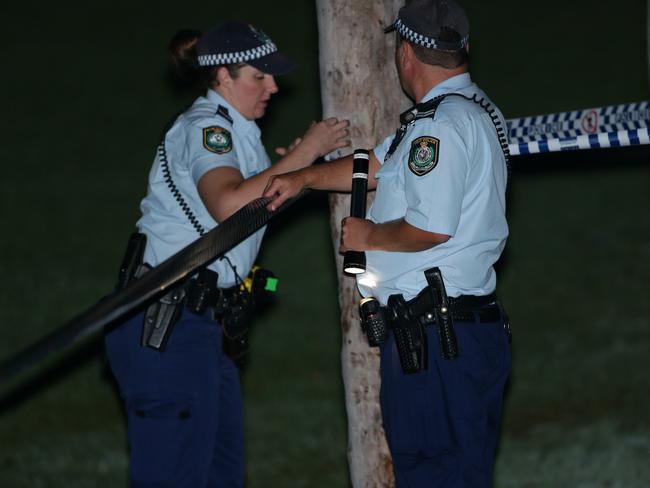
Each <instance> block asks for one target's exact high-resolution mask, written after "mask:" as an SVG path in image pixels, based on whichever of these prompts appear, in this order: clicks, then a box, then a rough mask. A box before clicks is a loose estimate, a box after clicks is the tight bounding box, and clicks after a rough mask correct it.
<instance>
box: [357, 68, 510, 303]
mask: <svg viewBox="0 0 650 488" xmlns="http://www.w3.org/2000/svg"><path fill="white" fill-rule="evenodd" d="M444 93H460V94H463V95H465V96H469V97H471V96H473V95H474V94H477V95H478V98H479V100H480V99H481V98H485V99H486V101H487V100H488V98H487V96H486V95H485V93H483V91H481V90H480V89H479V88H478V87H477V86H476V85H475V84H474V83H472V80H471V79H470V76H469V74H467V73H464V74H460V75H457V76H454V77H452V78H449V79H447V80H445V81H444V82H442V83H440V84H439V85H436V86H435V87H434V88H432V89H431V90H430V91H429V92H428V93H427V94H426V95H425V96H424V98H423V99H422V102H424V101H427V100H431V99H432V98H434V97H437V96H439V95H442V94H444ZM496 114H497V115H498V117H499V119H500V120H501V124H502V127H504V128H505V120H504V119H503V116H502V114H501V113H500V112H498V111H497V112H496ZM419 137H432V138H436V139H438V140H439V143H438V147H437V151H438V162H437V164H436V165H435V166H434V167H433V169H431V170H430V171H429V172H427V173H426V174H423V175H422V176H418V175H416V174H415V173H414V172H412V171H411V170H410V169H409V157H410V152H411V145H412V143H413V141H414V140H415V139H417V138H419ZM392 140H393V136H390V137H388V138H386V139H385V140H384V141H383V142H382V143H381V144H380V145H379V146H378V147H376V148H375V149H374V153H375V156H376V157H377V159H378V160H379V161H380V162H383V164H382V167H381V168H380V169H379V171H378V172H377V173H376V175H375V176H376V178H377V193H376V196H375V200H374V202H373V204H372V206H371V207H370V210H369V212H368V218H369V219H370V220H372V221H373V222H376V223H383V222H388V221H391V220H395V219H401V218H404V219H405V220H406V222H408V223H409V224H411V225H413V226H415V227H417V228H419V229H423V230H425V231H429V232H435V233H439V234H446V235H449V236H451V238H450V239H449V240H448V241H447V242H445V243H443V244H439V245H437V246H434V247H432V248H430V249H427V250H424V251H420V252H387V251H367V252H366V259H367V272H366V273H364V274H361V275H359V276H358V278H357V279H358V281H359V290H360V291H361V294H362V295H363V296H375V297H377V298H378V299H379V301H380V302H381V303H383V304H386V302H387V299H388V296H389V295H392V294H395V293H401V294H403V295H404V297H405V298H406V299H407V300H408V299H410V298H413V297H414V296H415V295H417V293H418V292H419V291H420V290H422V289H423V288H424V287H425V286H427V282H426V279H425V277H424V271H425V270H426V269H429V268H431V267H434V266H437V267H439V268H440V271H441V272H442V276H443V279H444V282H445V287H446V290H447V294H448V295H449V296H458V295H486V294H489V293H491V292H492V291H494V289H495V287H496V274H495V272H494V268H493V264H494V263H495V262H496V261H497V259H499V256H500V255H501V252H502V251H503V248H504V245H505V241H506V237H507V236H508V225H507V223H506V218H505V210H506V209H505V189H506V180H507V168H506V163H505V157H504V155H503V151H502V149H501V145H500V143H499V139H498V137H497V133H496V129H495V127H494V124H493V123H492V120H491V118H490V116H489V115H488V113H487V112H486V111H485V110H484V109H483V108H481V107H480V106H479V105H478V104H476V103H474V102H472V101H469V100H465V99H462V98H460V97H448V98H446V99H445V100H443V101H442V103H441V104H440V105H439V107H438V110H437V111H436V114H435V117H434V118H430V117H427V118H422V119H418V120H416V121H415V122H414V123H411V125H410V127H408V129H407V132H406V135H405V136H404V138H403V139H402V141H401V143H400V144H399V146H398V147H397V149H396V150H395V152H394V153H393V154H392V155H391V156H390V157H389V158H388V159H387V160H386V161H384V158H385V156H386V154H387V152H388V149H389V147H390V144H391V142H392ZM368 282H370V283H374V286H369V285H368V284H367V283H368Z"/></svg>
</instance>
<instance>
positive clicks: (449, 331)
mask: <svg viewBox="0 0 650 488" xmlns="http://www.w3.org/2000/svg"><path fill="white" fill-rule="evenodd" d="M424 276H425V278H426V279H427V283H429V291H430V293H431V299H432V301H433V308H434V313H435V316H436V326H437V327H438V336H439V337H440V352H441V354H442V358H443V359H454V358H456V357H458V343H457V341H456V332H455V331H454V322H453V319H452V317H451V310H450V309H449V299H448V298H447V291H446V290H445V284H444V282H443V281H442V273H440V269H439V268H431V269H427V270H426V271H425V272H424Z"/></svg>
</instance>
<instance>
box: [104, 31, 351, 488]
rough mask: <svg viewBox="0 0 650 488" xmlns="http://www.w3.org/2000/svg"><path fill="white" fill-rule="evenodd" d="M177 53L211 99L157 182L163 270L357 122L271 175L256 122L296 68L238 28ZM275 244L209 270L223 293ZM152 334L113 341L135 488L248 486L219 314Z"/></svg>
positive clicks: (151, 247)
mask: <svg viewBox="0 0 650 488" xmlns="http://www.w3.org/2000/svg"><path fill="white" fill-rule="evenodd" d="M170 49H171V53H172V59H173V61H174V63H175V65H176V67H177V68H179V70H180V71H182V72H184V73H185V74H187V73H188V72H195V73H196V75H197V76H202V77H203V79H204V80H205V82H206V84H207V93H206V95H205V96H202V97H199V98H197V99H196V100H195V102H194V103H193V105H192V106H191V107H190V108H189V109H187V110H186V111H185V112H184V113H182V114H181V115H180V116H179V117H178V118H177V119H176V120H175V121H174V122H173V125H172V126H171V128H170V129H169V130H168V131H167V133H166V134H165V135H164V137H163V140H162V142H161V144H160V146H159V148H158V153H157V156H156V158H155V160H154V164H153V168H152V169H151V173H150V175H149V188H148V194H147V196H146V197H145V198H144V200H143V201H142V204H141V210H142V218H141V219H140V220H139V221H138V224H137V225H138V228H139V230H140V232H141V233H143V234H144V235H146V237H147V243H146V248H145V252H144V261H145V262H146V263H147V264H148V265H151V266H155V265H157V264H158V263H160V262H162V261H163V260H165V259H166V258H168V257H169V256H171V255H172V254H174V253H176V252H177V251H179V250H180V249H182V248H183V247H184V246H186V245H188V244H189V243H191V242H192V241H194V240H195V239H197V238H198V237H199V235H200V234H202V233H203V232H204V231H205V230H206V229H210V228H212V227H214V226H215V225H218V223H219V222H221V221H222V220H223V219H225V218H227V217H228V216H230V215H231V214H233V213H234V212H235V211H236V210H238V209H239V208H241V207H242V206H244V205H245V204H246V203H248V202H249V201H251V200H253V199H255V198H257V197H259V196H261V194H262V192H263V190H264V186H265V184H266V182H267V181H268V179H269V177H270V176H272V175H274V174H279V173H284V172H287V171H292V170H295V169H299V168H302V167H305V166H307V165H309V164H311V163H312V162H313V161H314V160H315V159H316V158H318V157H320V156H323V155H325V154H327V153H329V152H331V151H333V150H335V149H337V148H340V147H343V146H346V145H348V144H349V142H348V140H347V138H348V131H347V125H348V122H347V121H339V120H337V119H335V118H330V119H327V120H324V121H322V122H319V123H315V124H312V125H311V127H310V128H309V130H308V131H307V132H306V133H305V135H304V136H303V137H302V138H298V139H296V140H295V141H294V142H293V143H292V144H291V145H290V146H289V147H288V148H287V149H282V150H280V151H279V153H280V154H281V155H284V157H283V158H282V159H281V160H280V161H279V162H277V163H276V164H274V165H273V166H271V165H270V162H269V158H268V156H267V154H266V152H265V150H264V147H263V146H262V143H261V141H260V130H259V128H258V127H257V125H256V124H255V122H254V121H255V120H256V119H258V118H260V117H262V116H263V115H264V112H265V110H266V106H267V104H268V101H269V98H270V97H271V96H272V95H273V94H274V93H276V92H277V91H278V87H277V85H276V83H275V80H274V75H278V74H284V73H286V72H288V71H289V70H290V69H292V68H293V63H292V62H290V61H289V60H287V59H286V58H285V57H283V56H282V55H281V54H280V53H278V52H277V49H276V46H275V44H274V43H273V42H272V41H271V40H270V39H269V38H268V37H267V36H266V35H265V34H264V33H262V32H261V31H259V30H256V29H255V28H254V27H252V26H250V25H248V24H245V23H242V22H232V21H229V22H224V23H222V24H220V25H218V26H217V27H215V28H213V29H212V30H210V31H208V32H206V33H205V34H203V35H200V34H199V33H193V31H183V32H182V33H179V34H178V35H177V36H176V37H175V39H174V40H173V41H172V44H171V46H170ZM195 67H196V69H195ZM263 233H264V229H262V230H260V231H258V232H256V233H254V234H253V235H251V236H250V237H249V238H247V239H246V240H245V241H243V242H242V243H240V244H239V245H238V246H236V247H235V248H233V249H232V250H231V251H230V252H228V253H227V254H226V256H225V259H221V260H218V261H216V262H215V263H213V264H211V265H210V266H209V268H210V269H211V270H212V271H215V272H216V273H217V274H218V286H219V287H220V288H228V287H232V286H233V285H235V284H237V283H239V280H240V279H241V277H245V276H246V275H247V274H248V272H249V270H250V269H251V267H252V264H253V260H254V259H255V257H256V255H257V252H258V250H259V247H260V243H261V239H262V235H263ZM147 313H148V312H147ZM142 330H143V314H142V313H141V314H138V315H136V316H135V317H133V318H131V319H129V320H128V321H127V322H126V323H124V324H123V325H122V326H121V327H118V328H117V329H115V330H114V331H113V332H111V333H110V334H109V335H108V336H107V339H106V344H107V354H108V358H109V361H110V364H111V368H112V370H113V373H114V374H115V377H116V378H117V380H118V383H119V387H120V390H121V394H122V396H123V398H124V401H125V406H126V412H127V422H128V434H129V444H130V450H131V459H130V461H131V473H130V478H131V486H147V487H152V486H174V487H179V486H188V487H193V488H196V487H204V486H228V487H231V486H232V487H238V486H242V485H243V480H244V447H243V432H242V430H243V429H242V407H241V394H240V384H239V376H238V371H237V369H236V366H235V365H234V363H233V362H232V361H231V360H230V359H229V358H228V357H227V356H225V355H224V353H223V350H222V333H221V330H220V328H219V327H218V326H216V324H215V322H214V320H213V319H212V316H211V315H210V314H207V313H206V314H194V313H191V312H190V311H188V310H187V309H185V310H183V311H182V313H181V315H180V319H179V320H178V321H177V322H176V324H175V325H174V328H173V333H172V334H171V335H170V336H169V339H168V341H167V342H166V346H165V348H164V350H163V351H160V350H154V349H152V348H148V347H143V346H142V345H141V344H140V343H141V334H142Z"/></svg>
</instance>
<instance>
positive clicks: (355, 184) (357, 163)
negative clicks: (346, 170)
mask: <svg viewBox="0 0 650 488" xmlns="http://www.w3.org/2000/svg"><path fill="white" fill-rule="evenodd" d="M369 158H370V153H369V152H368V150H367V149H355V151H354V157H353V160H352V201H351V202H350V217H357V218H360V219H365V218H366V197H367V194H368V161H369ZM343 270H344V271H345V272H346V273H350V274H355V275H356V274H361V273H363V272H365V271H366V253H365V252H363V251H345V256H344V257H343Z"/></svg>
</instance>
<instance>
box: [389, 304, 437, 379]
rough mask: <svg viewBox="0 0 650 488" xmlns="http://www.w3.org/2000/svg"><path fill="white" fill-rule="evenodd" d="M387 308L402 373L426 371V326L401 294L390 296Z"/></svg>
mask: <svg viewBox="0 0 650 488" xmlns="http://www.w3.org/2000/svg"><path fill="white" fill-rule="evenodd" d="M387 308H388V314H389V320H390V322H391V325H392V330H393V336H394V337H395V345H396V347H397V354H398V355H399V362H400V364H401V365H402V371H404V373H406V374H411V373H419V372H420V371H424V370H426V369H427V350H428V349H427V334H426V330H425V324H424V323H422V322H420V320H419V318H418V317H417V316H416V315H415V314H414V313H413V311H412V310H411V307H409V305H408V304H407V303H406V301H405V300H404V297H403V296H402V295H401V294H397V295H391V296H389V297H388V307H387Z"/></svg>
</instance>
